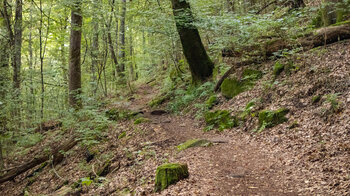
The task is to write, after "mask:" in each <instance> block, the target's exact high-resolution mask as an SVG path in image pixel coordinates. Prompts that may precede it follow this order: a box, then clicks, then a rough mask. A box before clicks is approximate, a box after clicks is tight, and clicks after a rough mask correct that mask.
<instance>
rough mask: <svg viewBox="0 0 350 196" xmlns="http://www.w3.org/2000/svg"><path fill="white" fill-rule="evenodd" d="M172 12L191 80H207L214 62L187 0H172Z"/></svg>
mask: <svg viewBox="0 0 350 196" xmlns="http://www.w3.org/2000/svg"><path fill="white" fill-rule="evenodd" d="M171 2H172V7H173V13H174V16H175V22H176V27H177V31H178V33H179V35H180V39H181V43H182V48H183V52H184V55H185V57H186V59H187V62H188V64H189V66H190V70H191V74H192V82H193V83H195V84H196V83H199V82H203V81H205V80H207V79H208V78H210V77H211V76H212V74H213V69H214V63H213V62H212V61H211V60H210V58H209V56H208V54H207V52H206V51H205V48H204V46H203V43H202V41H201V38H200V36H199V32H198V29H197V28H196V27H195V26H194V25H193V24H192V23H193V21H194V18H193V15H192V12H191V8H190V4H189V3H188V2H187V1H181V0H172V1H171Z"/></svg>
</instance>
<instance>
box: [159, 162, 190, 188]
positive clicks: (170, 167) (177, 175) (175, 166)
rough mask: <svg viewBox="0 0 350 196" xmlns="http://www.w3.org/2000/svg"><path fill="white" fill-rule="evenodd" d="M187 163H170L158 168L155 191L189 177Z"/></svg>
mask: <svg viewBox="0 0 350 196" xmlns="http://www.w3.org/2000/svg"><path fill="white" fill-rule="evenodd" d="M188 176H189V173H188V167H187V164H180V163H168V164H163V165H161V166H159V167H158V168H157V171H156V183H155V189H154V191H155V192H160V191H162V190H164V189H166V188H167V187H168V186H170V185H172V184H176V183H177V182H178V181H180V180H182V179H185V178H188Z"/></svg>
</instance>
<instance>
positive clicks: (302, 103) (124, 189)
mask: <svg viewBox="0 0 350 196" xmlns="http://www.w3.org/2000/svg"><path fill="white" fill-rule="evenodd" d="M280 62H281V63H282V64H289V63H291V62H292V64H293V65H294V66H293V69H292V70H290V72H287V73H286V71H284V72H282V73H281V74H280V75H279V76H278V77H277V78H276V80H273V78H274V77H275V76H274V75H273V66H274V64H275V62H268V63H265V64H263V65H259V66H257V67H255V68H257V69H259V70H261V71H263V73H264V75H263V77H262V79H260V80H259V81H258V82H257V84H256V85H255V86H254V87H253V88H252V89H251V90H248V91H246V92H243V93H241V94H239V95H238V96H236V97H234V98H233V99H231V100H226V99H225V98H224V97H220V96H219V97H220V103H219V105H217V106H215V107H214V108H213V109H212V110H213V111H215V110H229V111H231V113H232V114H234V115H236V114H238V113H240V112H241V111H242V110H244V108H245V107H246V105H247V103H249V102H251V101H252V100H253V101H254V107H252V109H251V111H250V112H249V114H250V115H248V117H247V118H246V120H245V121H244V122H242V123H241V124H240V126H239V127H237V128H232V129H230V130H225V131H223V132H216V131H211V132H207V133H204V132H203V129H204V127H205V124H204V122H202V121H198V120H195V118H194V117H193V115H190V114H187V115H186V114H185V115H174V114H162V115H152V114H151V111H152V110H151V108H149V107H148V106H147V103H148V102H149V101H150V100H151V99H152V97H153V96H154V95H155V94H156V92H157V90H155V88H152V87H150V86H141V87H140V88H139V89H138V91H137V95H136V96H135V97H134V98H132V99H130V100H129V101H125V100H123V101H112V103H111V104H110V105H109V106H107V107H108V108H109V109H111V108H117V109H121V108H124V109H130V110H132V111H142V113H143V114H142V115H141V116H142V117H143V118H144V122H142V123H140V124H137V123H136V124H135V123H134V120H135V119H131V120H121V121H118V122H114V123H113V126H111V127H110V128H109V130H108V131H107V132H105V133H104V134H103V137H102V138H101V141H100V144H98V145H96V146H94V147H93V148H92V149H86V148H84V147H82V146H80V145H77V146H75V147H74V148H73V149H72V150H71V151H70V152H69V153H66V159H65V160H64V161H63V162H62V163H60V164H58V165H56V166H54V165H51V164H49V165H47V166H44V167H43V169H42V170H37V171H36V173H33V171H34V170H35V169H38V168H39V167H40V166H37V167H36V168H33V169H32V170H30V171H28V172H26V173H24V174H22V175H20V176H18V177H17V178H16V179H15V181H14V182H12V181H11V182H6V183H3V184H1V185H0V193H1V195H106V196H107V195H348V194H350V192H349V190H350V116H349V114H350V105H349V104H350V41H342V42H339V43H336V44H332V45H329V46H326V47H319V48H317V49H314V50H312V51H308V52H305V53H302V54H298V55H296V56H293V57H291V58H290V59H281V60H280ZM241 69H242V70H243V69H244V68H241ZM242 70H238V72H241V71H242ZM317 96H319V98H317ZM316 98H317V99H316ZM279 108H288V109H289V111H290V112H289V113H288V114H287V118H288V121H287V122H285V123H283V124H280V125H277V126H275V127H273V128H266V129H264V130H262V131H261V132H260V133H257V132H254V130H257V126H258V118H257V113H258V112H259V111H261V110H276V109H279ZM60 134H62V138H65V137H66V136H67V135H69V134H71V133H70V132H66V133H61V132H60V130H59V129H55V130H52V131H49V132H48V133H47V134H46V137H45V139H44V140H43V141H42V142H40V143H39V144H37V145H36V146H34V147H33V148H32V149H31V150H29V152H28V153H27V154H26V155H24V156H23V157H21V158H20V159H19V160H7V162H8V163H9V166H16V165H18V164H20V163H23V162H25V160H28V159H31V158H34V157H35V155H36V154H40V153H43V152H44V151H43V152H40V151H39V149H42V148H43V146H46V145H48V144H50V145H55V140H54V138H55V137H56V136H57V135H60ZM197 138H206V139H208V140H210V141H212V142H213V143H214V145H213V146H209V147H195V148H190V149H187V150H184V151H181V152H179V151H178V150H177V149H176V146H177V145H179V144H181V143H183V142H185V141H187V140H189V139H197ZM61 140H62V141H63V140H64V139H61ZM62 141H61V142H62ZM62 143H63V142H62ZM87 152H89V153H87ZM91 153H94V154H95V155H94V156H93V157H90V156H87V154H91ZM165 162H182V163H187V164H188V166H189V172H190V177H189V178H188V179H186V180H183V181H181V182H179V183H177V184H176V185H173V186H170V187H169V188H168V189H167V190H165V191H163V192H161V193H160V194H155V193H154V192H153V190H154V177H155V170H156V168H157V166H159V165H160V164H162V163H165ZM106 163H110V164H109V166H108V169H106V170H104V169H103V171H104V173H103V175H102V174H100V176H101V178H98V179H95V181H94V182H91V184H90V183H88V182H90V181H89V180H90V178H88V177H91V176H94V175H95V174H96V173H99V172H98V170H100V168H103V166H104V165H105V164H106ZM30 174H32V175H30ZM28 175H30V177H28ZM79 180H80V181H79ZM77 182H78V183H77ZM83 182H84V183H83ZM72 187H73V188H72Z"/></svg>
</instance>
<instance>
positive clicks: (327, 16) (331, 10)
mask: <svg viewBox="0 0 350 196" xmlns="http://www.w3.org/2000/svg"><path fill="white" fill-rule="evenodd" d="M349 9H350V2H345V1H342V0H325V1H323V7H322V8H321V10H320V14H321V20H322V21H321V22H322V25H323V26H329V25H332V24H335V23H338V22H342V21H344V19H345V16H346V15H348V14H349V13H350V12H349V11H348V10H349Z"/></svg>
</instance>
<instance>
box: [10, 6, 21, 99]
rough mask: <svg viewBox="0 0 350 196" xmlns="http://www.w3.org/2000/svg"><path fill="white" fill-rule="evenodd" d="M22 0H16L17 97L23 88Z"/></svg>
mask: <svg viewBox="0 0 350 196" xmlns="http://www.w3.org/2000/svg"><path fill="white" fill-rule="evenodd" d="M22 4H23V2H22V0H16V15H15V24H14V52H13V54H14V56H13V60H12V61H13V85H14V88H15V90H16V91H17V92H16V96H17V98H19V95H20V88H21V63H22V59H21V57H22V56H21V54H22V53H21V50H22Z"/></svg>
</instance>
